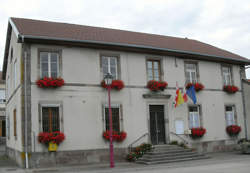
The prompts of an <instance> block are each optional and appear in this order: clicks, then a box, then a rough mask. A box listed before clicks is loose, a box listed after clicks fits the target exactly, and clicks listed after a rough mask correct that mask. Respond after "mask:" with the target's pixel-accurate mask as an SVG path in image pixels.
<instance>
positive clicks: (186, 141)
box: [170, 132, 189, 145]
mask: <svg viewBox="0 0 250 173" xmlns="http://www.w3.org/2000/svg"><path fill="white" fill-rule="evenodd" d="M170 134H172V135H175V136H176V137H178V138H179V139H181V140H182V141H183V142H184V144H186V145H188V144H189V142H188V140H186V139H185V138H183V137H182V136H180V135H179V134H176V133H174V132H170Z"/></svg>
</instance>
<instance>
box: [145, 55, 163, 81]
mask: <svg viewBox="0 0 250 173" xmlns="http://www.w3.org/2000/svg"><path fill="white" fill-rule="evenodd" d="M148 61H150V62H152V79H149V75H148V73H149V69H148ZM154 62H158V63H159V64H158V74H159V80H156V81H162V79H163V70H162V58H146V76H147V81H150V80H155V76H154Z"/></svg>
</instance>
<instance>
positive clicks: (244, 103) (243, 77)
mask: <svg viewBox="0 0 250 173" xmlns="http://www.w3.org/2000/svg"><path fill="white" fill-rule="evenodd" d="M247 68H249V67H243V68H242V69H241V70H240V79H241V90H242V102H243V115H244V126H245V138H246V139H248V134H247V133H248V132H247V131H248V130H247V115H246V101H245V89H244V85H243V80H244V79H245V75H244V76H243V74H244V72H245V70H246V69H247Z"/></svg>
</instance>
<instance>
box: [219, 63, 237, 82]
mask: <svg viewBox="0 0 250 173" xmlns="http://www.w3.org/2000/svg"><path fill="white" fill-rule="evenodd" d="M224 67H226V68H228V69H229V70H230V78H231V84H230V85H234V80H233V67H232V65H229V64H221V77H222V85H223V86H225V80H224V73H223V68H224Z"/></svg>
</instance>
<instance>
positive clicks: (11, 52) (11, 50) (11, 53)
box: [10, 47, 13, 62]
mask: <svg viewBox="0 0 250 173" xmlns="http://www.w3.org/2000/svg"><path fill="white" fill-rule="evenodd" d="M12 59H13V47H11V49H10V62H11V61H12Z"/></svg>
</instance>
